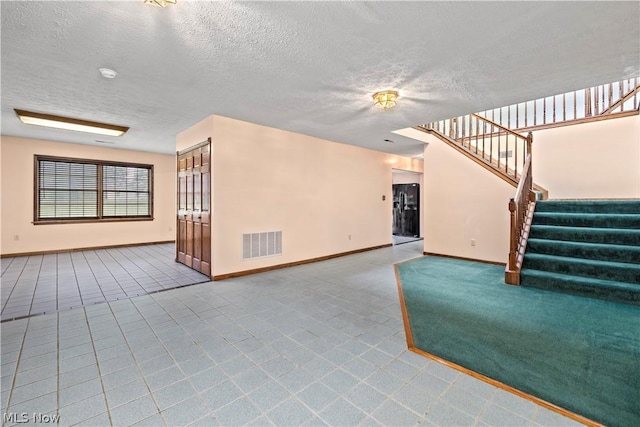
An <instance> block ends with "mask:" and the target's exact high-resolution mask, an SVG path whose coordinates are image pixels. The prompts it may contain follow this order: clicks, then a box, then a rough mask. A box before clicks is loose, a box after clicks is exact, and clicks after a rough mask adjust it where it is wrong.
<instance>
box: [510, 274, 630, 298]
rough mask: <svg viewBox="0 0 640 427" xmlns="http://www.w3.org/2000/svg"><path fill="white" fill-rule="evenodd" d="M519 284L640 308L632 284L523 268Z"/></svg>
mask: <svg viewBox="0 0 640 427" xmlns="http://www.w3.org/2000/svg"><path fill="white" fill-rule="evenodd" d="M520 284H521V285H522V286H528V287H533V288H539V289H547V290H552V291H562V292H565V293H569V294H572V295H579V296H586V297H591V298H598V299H603V300H607V301H613V302H618V303H625V304H632V305H638V306H640V286H638V285H636V284H632V283H626V282H618V281H614V280H603V279H595V278H590V277H579V276H572V275H568V274H562V273H554V272H549V271H540V270H532V269H528V268H525V269H522V271H521V273H520Z"/></svg>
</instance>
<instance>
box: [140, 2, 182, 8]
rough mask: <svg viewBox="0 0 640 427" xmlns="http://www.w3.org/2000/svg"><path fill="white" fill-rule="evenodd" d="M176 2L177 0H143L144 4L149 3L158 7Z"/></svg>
mask: <svg viewBox="0 0 640 427" xmlns="http://www.w3.org/2000/svg"><path fill="white" fill-rule="evenodd" d="M177 2H178V0H144V4H151V5H153V6H158V7H167V6H169V5H172V4H176V3H177Z"/></svg>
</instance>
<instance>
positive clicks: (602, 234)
mask: <svg viewBox="0 0 640 427" xmlns="http://www.w3.org/2000/svg"><path fill="white" fill-rule="evenodd" d="M536 207H537V205H536ZM529 238H532V239H547V240H564V241H570V242H586V243H609V244H613V245H632V246H640V230H636V229H619V228H592V227H566V226H557V225H537V224H535V222H534V223H533V225H532V226H531V232H530V234H529Z"/></svg>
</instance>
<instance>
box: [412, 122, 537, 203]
mask: <svg viewBox="0 0 640 427" xmlns="http://www.w3.org/2000/svg"><path fill="white" fill-rule="evenodd" d="M414 129H416V130H420V131H422V132H426V133H429V134H432V135H434V136H436V137H437V138H438V139H440V140H441V141H443V142H445V143H446V144H447V145H449V146H451V147H453V148H455V149H456V150H457V151H458V152H460V153H462V154H464V155H465V156H467V157H468V158H470V159H471V160H473V161H475V162H476V163H478V164H479V165H481V166H483V167H484V168H486V169H488V170H489V171H491V172H492V173H494V174H495V175H497V176H498V177H500V178H502V179H503V180H504V181H506V182H507V183H509V184H511V185H513V186H514V187H517V186H518V182H519V181H520V177H521V175H522V170H523V167H524V163H525V160H526V159H525V156H526V154H527V153H528V151H527V150H528V148H527V147H528V146H527V144H528V142H527V141H528V140H529V138H530V137H526V136H523V135H521V134H519V133H517V132H514V131H512V130H511V129H508V128H506V127H504V126H502V125H500V124H498V123H495V122H492V121H491V120H488V119H486V118H484V117H482V116H479V115H477V114H469V115H466V116H459V117H454V118H453V119H447V120H441V121H439V122H434V123H428V124H424V125H420V126H415V127H414ZM533 188H534V189H535V190H536V191H539V192H541V193H542V198H546V197H547V194H548V191H547V190H546V189H544V188H542V187H540V186H538V185H535V184H534V185H533Z"/></svg>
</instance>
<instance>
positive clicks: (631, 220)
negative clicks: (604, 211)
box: [533, 212, 640, 230]
mask: <svg viewBox="0 0 640 427" xmlns="http://www.w3.org/2000/svg"><path fill="white" fill-rule="evenodd" d="M533 224H534V225H557V226H563V227H596V228H629V229H635V230H640V215H629V214H627V215H609V216H606V215H602V216H598V217H592V216H591V217H588V216H582V217H581V216H577V215H576V216H571V217H566V216H562V215H554V214H552V213H550V212H542V214H540V213H537V212H536V213H535V214H534V215H533Z"/></svg>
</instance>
